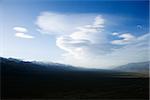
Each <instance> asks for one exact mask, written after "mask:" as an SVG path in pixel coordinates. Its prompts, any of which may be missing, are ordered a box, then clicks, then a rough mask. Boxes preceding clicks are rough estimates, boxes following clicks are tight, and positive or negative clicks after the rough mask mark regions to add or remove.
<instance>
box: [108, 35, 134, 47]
mask: <svg viewBox="0 0 150 100" xmlns="http://www.w3.org/2000/svg"><path fill="white" fill-rule="evenodd" d="M115 35H116V34H115ZM117 35H118V34H117ZM118 37H119V38H122V39H120V40H113V41H111V43H112V44H117V45H123V44H128V43H130V42H132V41H133V40H135V38H136V37H135V36H133V35H131V34H130V33H124V34H121V35H118Z"/></svg>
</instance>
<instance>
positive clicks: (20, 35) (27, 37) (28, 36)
mask: <svg viewBox="0 0 150 100" xmlns="http://www.w3.org/2000/svg"><path fill="white" fill-rule="evenodd" d="M15 36H16V37H19V38H26V39H33V38H34V37H33V36H31V35H28V34H25V33H16V34H15Z"/></svg>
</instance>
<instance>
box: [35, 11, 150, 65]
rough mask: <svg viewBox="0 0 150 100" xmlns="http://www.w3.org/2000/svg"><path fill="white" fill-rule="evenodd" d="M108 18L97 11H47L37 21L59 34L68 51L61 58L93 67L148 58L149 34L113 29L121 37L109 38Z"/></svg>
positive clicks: (43, 29)
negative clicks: (63, 12) (91, 12)
mask: <svg viewBox="0 0 150 100" xmlns="http://www.w3.org/2000/svg"><path fill="white" fill-rule="evenodd" d="M106 22H109V21H108V20H106V19H104V18H103V16H101V15H96V14H58V13H50V12H44V13H41V15H40V16H38V18H37V21H36V24H37V26H38V27H39V29H40V31H41V32H42V33H43V32H44V33H46V34H50V35H51V34H57V36H56V45H57V46H58V47H59V48H60V49H62V50H64V51H65V53H64V54H62V61H63V62H64V63H67V64H73V65H77V66H83V67H92V68H110V67H112V66H117V65H122V64H127V63H130V62H140V61H146V60H148V37H149V35H148V34H145V35H143V36H139V37H137V36H134V35H132V33H124V34H120V33H121V32H119V33H112V35H111V36H113V37H115V38H119V39H115V40H110V39H108V35H109V34H107V32H106V30H105V27H106V26H105V24H106ZM107 24H108V23H107Z"/></svg>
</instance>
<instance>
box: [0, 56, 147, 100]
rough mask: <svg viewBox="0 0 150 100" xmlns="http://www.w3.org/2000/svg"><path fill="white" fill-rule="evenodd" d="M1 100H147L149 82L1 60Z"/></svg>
mask: <svg viewBox="0 0 150 100" xmlns="http://www.w3.org/2000/svg"><path fill="white" fill-rule="evenodd" d="M1 92H2V93H1V96H2V99H44V98H45V99H73V98H74V99H119V100H120V99H131V100H133V99H135V100H138V99H141V100H143V99H147V100H148V97H149V78H147V77H141V75H137V74H134V73H127V72H118V71H108V70H88V69H87V70H86V69H78V68H73V67H72V66H68V65H59V64H51V65H46V64H45V65H44V64H37V63H31V62H23V61H19V60H14V59H4V58H1Z"/></svg>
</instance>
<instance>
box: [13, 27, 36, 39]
mask: <svg viewBox="0 0 150 100" xmlns="http://www.w3.org/2000/svg"><path fill="white" fill-rule="evenodd" d="M13 29H14V30H15V31H16V33H15V36H16V37H19V38H26V39H33V38H34V36H31V35H29V34H27V32H28V30H27V29H26V28H25V27H14V28H13Z"/></svg>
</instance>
